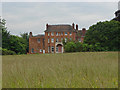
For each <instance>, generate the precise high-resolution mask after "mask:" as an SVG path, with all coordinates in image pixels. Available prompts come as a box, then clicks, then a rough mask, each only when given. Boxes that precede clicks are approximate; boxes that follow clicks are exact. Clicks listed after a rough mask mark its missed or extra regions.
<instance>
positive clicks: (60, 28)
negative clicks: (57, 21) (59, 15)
mask: <svg viewBox="0 0 120 90" xmlns="http://www.w3.org/2000/svg"><path fill="white" fill-rule="evenodd" d="M71 31H74V29H73V27H72V26H71V25H64V24H63V25H62V24H61V25H48V28H47V30H45V32H71Z"/></svg>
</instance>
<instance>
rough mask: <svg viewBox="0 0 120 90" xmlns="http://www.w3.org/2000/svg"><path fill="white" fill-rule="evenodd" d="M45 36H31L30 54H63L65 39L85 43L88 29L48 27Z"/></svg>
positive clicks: (62, 26)
mask: <svg viewBox="0 0 120 90" xmlns="http://www.w3.org/2000/svg"><path fill="white" fill-rule="evenodd" d="M44 32H45V35H37V36H33V35H32V32H30V35H29V53H30V54H32V53H63V52H64V48H63V43H62V41H63V39H64V40H65V42H67V40H74V41H79V42H83V40H84V37H85V33H86V29H85V28H83V29H82V30H78V25H76V28H75V24H74V23H73V24H72V25H65V24H63V25H62V24H60V25H48V24H46V30H45V31H44Z"/></svg>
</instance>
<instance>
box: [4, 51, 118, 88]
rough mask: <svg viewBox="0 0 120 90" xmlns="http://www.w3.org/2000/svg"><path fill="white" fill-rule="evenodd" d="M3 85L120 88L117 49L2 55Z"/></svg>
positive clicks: (19, 86) (18, 86)
mask: <svg viewBox="0 0 120 90" xmlns="http://www.w3.org/2000/svg"><path fill="white" fill-rule="evenodd" d="M2 59H3V61H2V63H3V64H2V70H3V72H2V73H3V74H2V79H3V80H2V86H3V88H117V87H118V53H117V52H81V53H64V54H36V55H35V54H34V55H13V56H3V57H2Z"/></svg>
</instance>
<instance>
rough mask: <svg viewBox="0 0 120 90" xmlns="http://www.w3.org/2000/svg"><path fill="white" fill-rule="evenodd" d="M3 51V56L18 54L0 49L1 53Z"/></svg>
mask: <svg viewBox="0 0 120 90" xmlns="http://www.w3.org/2000/svg"><path fill="white" fill-rule="evenodd" d="M1 50H2V55H15V54H16V53H15V52H14V51H11V50H7V49H0V51H1Z"/></svg>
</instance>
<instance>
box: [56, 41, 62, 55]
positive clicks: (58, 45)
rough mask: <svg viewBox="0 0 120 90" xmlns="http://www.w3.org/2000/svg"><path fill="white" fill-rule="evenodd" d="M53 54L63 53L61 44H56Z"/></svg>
mask: <svg viewBox="0 0 120 90" xmlns="http://www.w3.org/2000/svg"><path fill="white" fill-rule="evenodd" d="M55 53H63V44H62V43H61V42H56V45H55Z"/></svg>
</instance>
